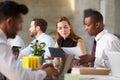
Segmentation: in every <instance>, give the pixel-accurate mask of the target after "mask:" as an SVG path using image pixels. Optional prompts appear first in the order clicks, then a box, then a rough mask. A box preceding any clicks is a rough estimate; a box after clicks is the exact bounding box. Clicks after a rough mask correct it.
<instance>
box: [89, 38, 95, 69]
mask: <svg viewBox="0 0 120 80" xmlns="http://www.w3.org/2000/svg"><path fill="white" fill-rule="evenodd" d="M95 51H96V40H94V44H93V48H92V52H91V56H92V57H95ZM90 66H91V67H94V62H93V63H91V65H90Z"/></svg>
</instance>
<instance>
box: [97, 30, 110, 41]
mask: <svg viewBox="0 0 120 80" xmlns="http://www.w3.org/2000/svg"><path fill="white" fill-rule="evenodd" d="M106 32H108V31H107V30H105V29H104V30H103V31H101V32H100V33H99V34H98V35H97V36H96V37H95V40H96V41H98V40H99V39H100V38H101V37H102V36H103V35H104V34H105V33H106Z"/></svg>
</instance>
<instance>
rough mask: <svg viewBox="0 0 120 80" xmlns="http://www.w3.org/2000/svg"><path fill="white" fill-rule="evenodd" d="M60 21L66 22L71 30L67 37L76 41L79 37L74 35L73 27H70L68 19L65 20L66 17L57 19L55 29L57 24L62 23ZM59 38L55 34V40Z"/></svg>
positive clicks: (58, 35)
mask: <svg viewBox="0 0 120 80" xmlns="http://www.w3.org/2000/svg"><path fill="white" fill-rule="evenodd" d="M62 21H66V22H67V23H68V24H69V25H70V28H71V30H70V35H69V37H70V38H71V39H73V40H75V41H76V40H78V39H79V38H80V37H79V36H77V35H76V34H75V32H74V31H73V27H72V25H71V23H70V21H69V20H68V18H66V17H61V18H59V19H58V20H57V21H56V28H57V24H58V23H59V22H62ZM60 37H62V36H61V35H60V34H59V33H58V32H57V38H60Z"/></svg>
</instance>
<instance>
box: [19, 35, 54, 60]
mask: <svg viewBox="0 0 120 80" xmlns="http://www.w3.org/2000/svg"><path fill="white" fill-rule="evenodd" d="M36 40H38V42H39V43H41V42H45V43H46V46H45V48H44V49H45V53H44V58H47V56H50V52H49V49H48V47H53V46H54V44H55V42H54V40H53V38H52V37H50V36H49V35H47V34H45V33H43V34H41V35H40V36H39V37H37V38H36V39H34V40H33V41H32V42H31V43H34V42H35V41H36ZM30 46H31V44H29V45H28V46H27V47H26V48H25V49H23V50H21V52H20V55H30V54H31V51H32V48H31V47H30Z"/></svg>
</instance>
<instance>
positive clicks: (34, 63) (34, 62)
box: [22, 56, 40, 69]
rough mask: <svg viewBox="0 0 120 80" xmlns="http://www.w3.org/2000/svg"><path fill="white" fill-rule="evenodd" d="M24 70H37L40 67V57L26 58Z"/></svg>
mask: <svg viewBox="0 0 120 80" xmlns="http://www.w3.org/2000/svg"><path fill="white" fill-rule="evenodd" d="M22 67H23V68H32V69H36V68H39V67H40V57H39V56H24V57H23V60H22Z"/></svg>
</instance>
